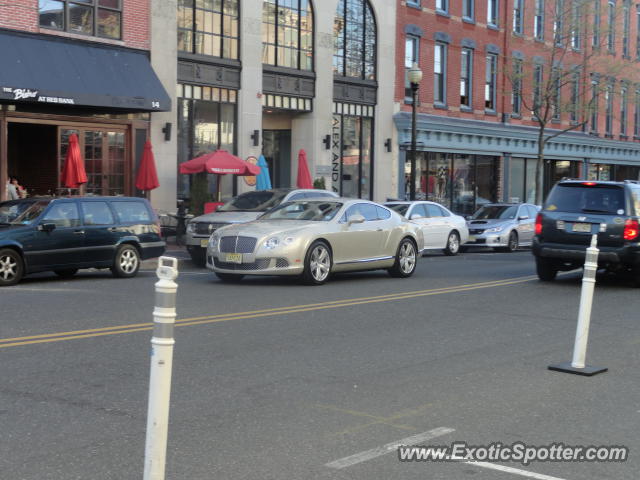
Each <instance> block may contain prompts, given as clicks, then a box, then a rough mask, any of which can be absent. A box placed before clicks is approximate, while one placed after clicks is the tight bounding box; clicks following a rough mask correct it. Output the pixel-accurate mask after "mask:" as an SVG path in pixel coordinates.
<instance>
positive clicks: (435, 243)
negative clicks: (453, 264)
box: [384, 201, 469, 255]
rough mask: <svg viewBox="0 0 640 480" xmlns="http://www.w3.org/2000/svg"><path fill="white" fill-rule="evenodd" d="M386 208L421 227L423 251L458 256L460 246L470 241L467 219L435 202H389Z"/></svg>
mask: <svg viewBox="0 0 640 480" xmlns="http://www.w3.org/2000/svg"><path fill="white" fill-rule="evenodd" d="M384 205H385V206H387V207H389V208H391V209H392V210H395V211H396V212H398V213H399V214H400V215H402V216H404V217H405V218H408V219H409V220H411V221H413V222H415V223H417V224H418V225H420V228H421V229H422V234H423V236H424V245H423V246H422V248H423V249H425V250H427V249H430V250H435V249H438V250H440V249H441V250H442V251H443V252H444V253H445V254H446V255H457V254H458V252H459V251H460V245H461V244H463V243H465V242H466V241H467V240H468V239H469V230H468V228H467V224H466V222H465V219H464V218H463V217H461V216H460V215H456V214H454V213H452V212H451V211H449V210H448V209H447V208H445V207H443V206H442V205H440V204H438V203H435V202H421V201H417V202H387V203H385V204H384Z"/></svg>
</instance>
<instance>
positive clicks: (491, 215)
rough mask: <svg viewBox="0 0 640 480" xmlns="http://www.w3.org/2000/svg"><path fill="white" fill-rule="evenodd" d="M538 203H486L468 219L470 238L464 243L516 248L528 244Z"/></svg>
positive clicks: (530, 239) (508, 249) (505, 248)
mask: <svg viewBox="0 0 640 480" xmlns="http://www.w3.org/2000/svg"><path fill="white" fill-rule="evenodd" d="M537 214H538V207H536V206H535V205H532V204H530V203H490V204H487V205H483V206H482V207H481V208H480V209H479V210H478V211H477V212H476V213H474V214H473V216H472V217H471V218H470V219H469V220H468V221H467V227H469V241H468V242H467V244H466V245H465V247H471V246H472V247H490V248H494V249H496V250H499V251H505V252H513V251H515V250H517V249H518V247H519V246H529V245H531V242H532V240H533V233H534V232H533V230H534V225H535V220H536V215H537Z"/></svg>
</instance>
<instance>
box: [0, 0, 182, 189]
mask: <svg viewBox="0 0 640 480" xmlns="http://www.w3.org/2000/svg"><path fill="white" fill-rule="evenodd" d="M149 4H150V0H100V1H90V2H86V1H83V2H76V1H73V0H40V1H39V2H38V1H36V0H16V1H12V2H4V3H3V4H1V5H0V51H2V57H1V58H2V68H0V185H4V184H5V182H6V179H7V177H8V176H17V177H18V178H19V179H20V181H21V183H22V184H23V185H24V186H25V187H26V188H27V189H28V190H29V192H30V193H31V194H33V195H47V194H56V193H60V192H62V191H66V189H63V188H62V187H63V186H62V185H61V183H60V182H61V180H60V172H61V170H62V166H63V162H64V158H65V154H66V148H67V145H68V141H69V136H70V134H72V133H76V134H78V138H79V141H80V147H81V151H82V153H83V157H84V159H85V166H86V170H87V176H88V183H87V184H86V185H85V186H84V187H83V192H84V193H88V194H96V195H119V194H120V195H121V194H134V193H135V186H134V179H135V172H136V165H137V162H139V160H140V157H141V154H142V149H143V146H144V142H145V140H146V139H147V137H148V136H149V125H150V116H151V115H153V114H152V113H151V112H161V111H168V110H170V109H171V102H170V98H169V96H168V95H167V93H166V90H165V89H164V88H163V86H162V84H161V83H160V81H159V79H158V78H157V76H156V74H155V72H154V70H153V68H152V67H151V63H150V61H149V58H150V23H149V22H150V17H149V8H150V5H149ZM159 160H160V162H162V158H160V159H159ZM5 194H6V192H5V191H4V188H2V189H1V190H0V195H5Z"/></svg>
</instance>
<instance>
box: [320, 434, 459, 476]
mask: <svg viewBox="0 0 640 480" xmlns="http://www.w3.org/2000/svg"><path fill="white" fill-rule="evenodd" d="M451 432H455V430H454V429H453V428H447V427H439V428H434V429H433V430H429V431H428V432H424V433H419V434H417V435H413V436H411V437H407V438H403V439H401V440H396V441H395V442H391V443H387V444H386V445H383V446H381V447H376V448H372V449H371V450H367V451H365V452H360V453H356V454H355V455H350V456H348V457H344V458H341V459H339V460H334V461H333V462H330V463H327V464H326V465H325V467H329V468H335V469H341V468H346V467H350V466H352V465H356V464H358V463H362V462H366V461H367V460H372V459H374V458H377V457H381V456H382V455H386V454H387V453H391V452H395V451H396V450H397V449H398V447H400V446H402V445H407V446H408V445H418V444H419V443H423V442H425V441H427V440H431V439H433V438H436V437H440V436H442V435H446V434H448V433H451Z"/></svg>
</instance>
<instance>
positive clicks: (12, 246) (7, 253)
mask: <svg viewBox="0 0 640 480" xmlns="http://www.w3.org/2000/svg"><path fill="white" fill-rule="evenodd" d="M164 250H165V242H164V241H163V240H162V237H161V236H160V224H159V222H158V217H157V215H156V214H155V212H154V211H153V209H152V208H151V205H149V202H147V200H145V199H143V198H134V197H70V198H27V199H22V200H10V201H7V202H2V203H0V286H7V285H14V284H16V283H18V282H19V281H20V279H21V278H22V277H23V276H24V275H26V274H29V273H35V272H43V271H53V272H55V273H56V274H58V275H59V276H61V277H71V276H73V275H75V273H76V272H77V271H78V269H80V268H110V269H111V272H112V273H113V275H114V276H116V277H133V276H135V275H136V274H137V273H138V269H139V268H140V261H141V260H146V259H148V258H154V257H158V256H160V255H162V254H163V253H164Z"/></svg>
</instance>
